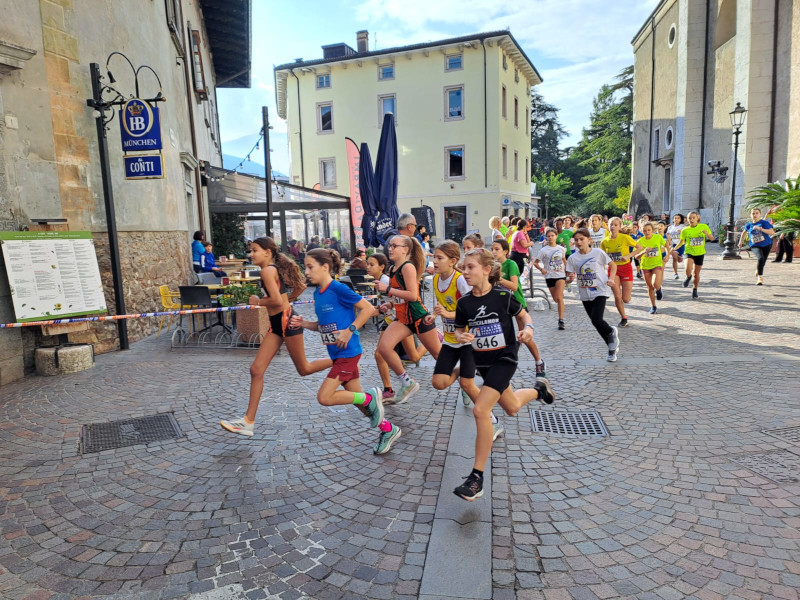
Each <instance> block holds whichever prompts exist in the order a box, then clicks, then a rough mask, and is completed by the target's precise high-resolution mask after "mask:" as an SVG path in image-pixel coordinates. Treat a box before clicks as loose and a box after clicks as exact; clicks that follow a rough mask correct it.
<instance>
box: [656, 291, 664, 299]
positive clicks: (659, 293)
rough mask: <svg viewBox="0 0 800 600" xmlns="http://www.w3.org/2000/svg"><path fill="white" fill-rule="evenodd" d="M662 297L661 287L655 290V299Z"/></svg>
mask: <svg viewBox="0 0 800 600" xmlns="http://www.w3.org/2000/svg"><path fill="white" fill-rule="evenodd" d="M663 298H664V294H663V293H662V292H661V288H658V289H657V290H656V300H661V299H663Z"/></svg>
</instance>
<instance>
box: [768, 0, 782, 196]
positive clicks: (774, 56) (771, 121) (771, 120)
mask: <svg viewBox="0 0 800 600" xmlns="http://www.w3.org/2000/svg"><path fill="white" fill-rule="evenodd" d="M778 2H779V0H775V14H774V19H773V24H772V99H771V101H770V112H769V159H768V162H767V165H768V166H767V182H771V181H772V175H773V173H772V167H773V159H774V157H775V101H776V99H777V93H776V92H777V84H778Z"/></svg>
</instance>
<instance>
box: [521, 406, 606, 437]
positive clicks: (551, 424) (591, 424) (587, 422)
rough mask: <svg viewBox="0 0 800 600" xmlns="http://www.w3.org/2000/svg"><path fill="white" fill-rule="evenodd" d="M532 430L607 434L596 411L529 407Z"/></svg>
mask: <svg viewBox="0 0 800 600" xmlns="http://www.w3.org/2000/svg"><path fill="white" fill-rule="evenodd" d="M530 412H531V423H533V430H534V431H537V432H539V433H552V434H554V435H581V436H584V435H588V436H607V435H608V429H606V424H605V423H603V419H602V418H601V417H600V414H599V413H598V412H597V411H594V410H593V411H589V412H556V411H552V410H534V409H531V411H530Z"/></svg>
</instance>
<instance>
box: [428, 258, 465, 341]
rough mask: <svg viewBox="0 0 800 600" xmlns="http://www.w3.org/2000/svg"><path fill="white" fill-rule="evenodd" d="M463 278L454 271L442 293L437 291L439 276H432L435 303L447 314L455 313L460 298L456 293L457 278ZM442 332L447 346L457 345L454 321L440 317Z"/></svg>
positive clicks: (457, 292)
mask: <svg viewBox="0 0 800 600" xmlns="http://www.w3.org/2000/svg"><path fill="white" fill-rule="evenodd" d="M459 277H463V275H462V274H461V273H460V272H459V271H454V272H453V276H452V277H451V279H450V285H448V286H447V289H446V290H445V291H443V292H440V291H439V274H438V273H437V274H436V275H434V276H433V291H434V293H435V294H436V302H438V303H439V304H441V305H442V308H444V309H445V310H446V311H448V312H455V311H456V302H458V299H459V298H460V297H461V292H459V291H458V278H459ZM442 332H443V333H444V341H445V342H447V343H449V344H456V345H457V344H458V342H457V341H456V327H455V319H445V318H444V317H442Z"/></svg>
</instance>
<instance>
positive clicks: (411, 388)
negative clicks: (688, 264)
mask: <svg viewBox="0 0 800 600" xmlns="http://www.w3.org/2000/svg"><path fill="white" fill-rule="evenodd" d="M418 391H419V384H418V383H417V382H416V381H414V380H413V379H412V380H411V385H403V386H400V389H399V390H398V392H397V395H396V396H395V398H394V403H395V404H403V403H404V402H406V401H407V400H408V399H409V398H411V396H413V395H414V394H416V393H417V392H418Z"/></svg>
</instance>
